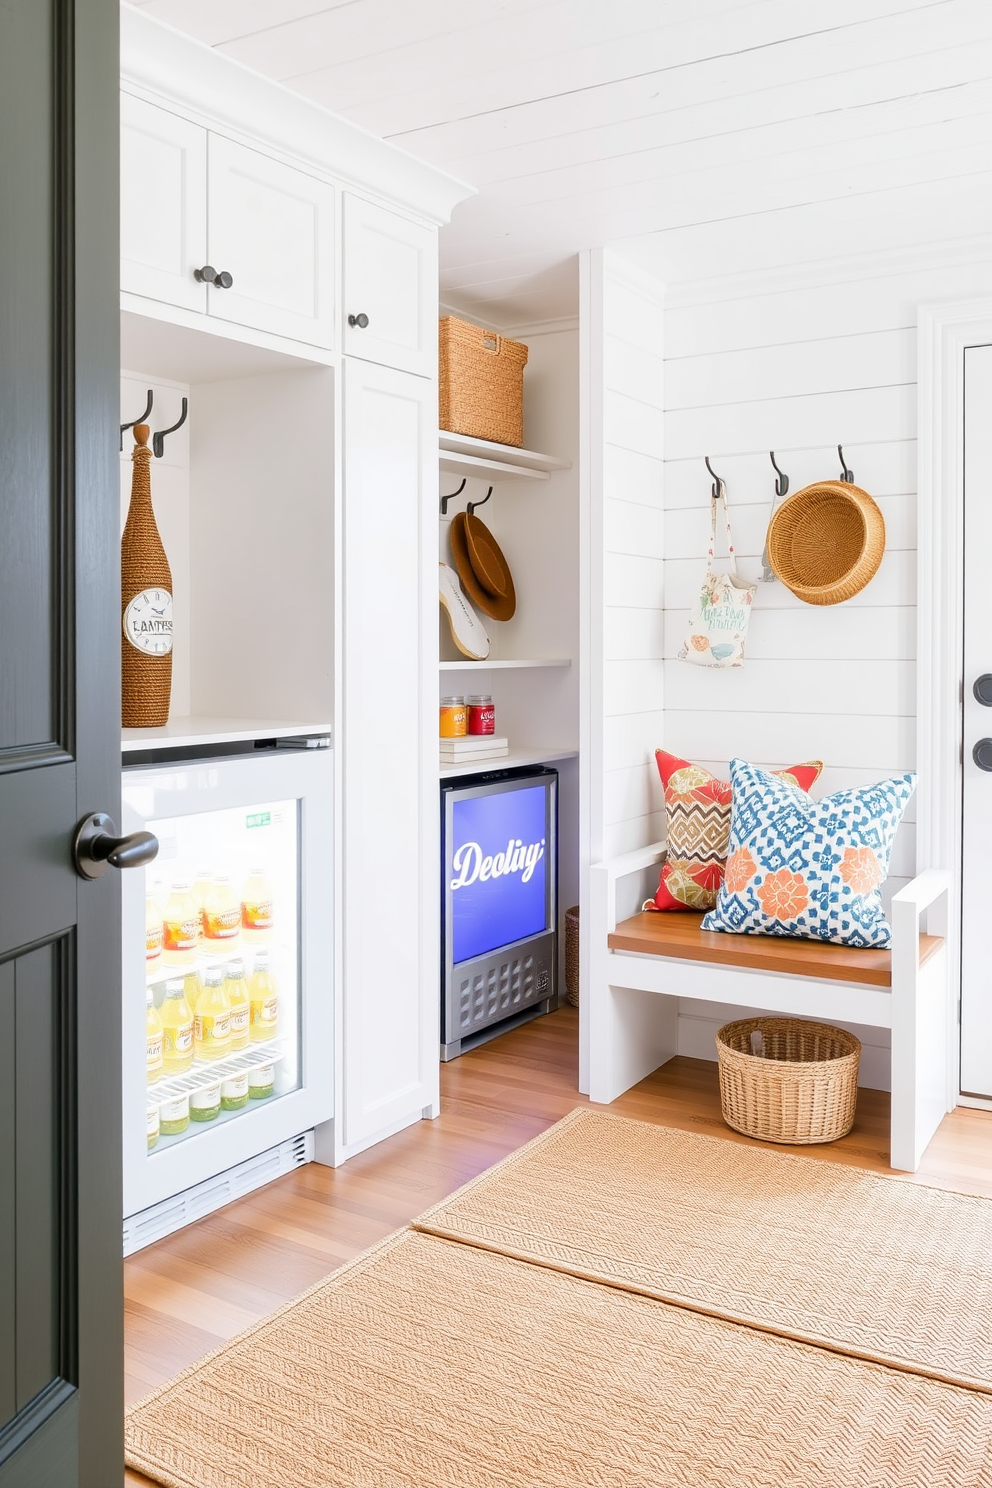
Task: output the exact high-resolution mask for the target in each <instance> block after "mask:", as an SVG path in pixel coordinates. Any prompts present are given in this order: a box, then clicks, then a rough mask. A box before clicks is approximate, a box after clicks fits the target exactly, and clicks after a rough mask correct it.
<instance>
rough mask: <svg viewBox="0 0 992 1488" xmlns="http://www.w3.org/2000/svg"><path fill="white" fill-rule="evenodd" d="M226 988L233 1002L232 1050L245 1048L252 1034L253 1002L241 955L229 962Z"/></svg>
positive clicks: (225, 978)
mask: <svg viewBox="0 0 992 1488" xmlns="http://www.w3.org/2000/svg"><path fill="white" fill-rule="evenodd" d="M224 990H225V991H226V993H227V996H228V999H229V1001H230V1004H231V1044H230V1047H231V1049H232V1050H234V1049H244V1048H246V1047H247V1045H248V1039H249V1035H250V1023H251V1004H250V1003H249V1001H248V983H247V982H246V981H245V963H244V962H243V961H242V959H241V957H240V956H237V957H235V959H234V960H233V961H228V963H227V968H226V971H225V976H224Z"/></svg>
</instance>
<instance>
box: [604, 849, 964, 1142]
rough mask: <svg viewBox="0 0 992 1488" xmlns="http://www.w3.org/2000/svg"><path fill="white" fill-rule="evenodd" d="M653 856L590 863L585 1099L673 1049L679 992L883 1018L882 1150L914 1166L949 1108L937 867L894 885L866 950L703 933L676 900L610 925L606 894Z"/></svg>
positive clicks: (624, 887) (616, 1086)
mask: <svg viewBox="0 0 992 1488" xmlns="http://www.w3.org/2000/svg"><path fill="white" fill-rule="evenodd" d="M663 860H664V848H663V846H661V845H659V844H655V845H654V846H652V847H646V848H642V849H641V850H640V851H639V852H634V853H628V854H626V855H625V856H624V857H620V858H614V859H613V860H612V861H610V862H606V863H597V864H595V865H594V866H593V867H592V869H591V870H590V896H589V897H590V903H589V912H588V917H587V924H588V934H589V937H590V948H589V986H588V988H583V1007H582V1016H583V1018H587V1019H588V1029H587V1038H588V1050H589V1097H590V1099H591V1100H593V1101H597V1102H600V1103H602V1104H604V1105H608V1104H609V1103H610V1102H611V1101H614V1100H616V1098H617V1096H618V1095H621V1094H622V1093H623V1091H625V1090H629V1089H630V1087H631V1086H632V1085H636V1084H637V1082H638V1081H639V1080H643V1079H644V1077H645V1076H646V1075H649V1074H650V1073H651V1072H652V1071H653V1070H655V1069H657V1068H658V1066H659V1065H661V1064H664V1063H665V1062H666V1060H669V1059H671V1058H672V1057H673V1056H674V1055H675V1053H676V1052H677V1035H676V1031H677V1022H678V999H679V998H680V997H694V998H699V999H702V1000H704V1001H707V1002H721V1003H735V1004H738V1005H742V1006H744V1007H752V1008H761V1009H765V1010H768V1011H770V1012H774V1013H786V1014H790V1015H794V1016H797V1017H808V1018H816V1019H819V1020H820V1021H822V1022H828V1023H829V1022H833V1023H836V1022H841V1023H863V1024H867V1025H869V1026H871V1027H875V1028H888V1029H890V1030H891V1037H892V1117H891V1133H890V1159H889V1160H890V1162H891V1165H892V1167H893V1168H901V1169H904V1170H905V1171H907V1172H915V1171H916V1169H917V1168H918V1167H919V1165H920V1158H921V1157H922V1155H923V1152H924V1149H925V1148H926V1146H927V1144H928V1143H929V1141H930V1139H931V1137H932V1136H933V1134H934V1132H935V1131H936V1130H937V1127H938V1126H939V1124H940V1122H941V1120H942V1118H943V1116H944V1114H945V1112H946V1111H947V1110H948V1109H949V1106H948V1084H947V1019H948V1013H947V978H948V973H947V950H946V943H945V938H944V937H945V935H946V928H947V891H948V884H949V881H948V875H947V874H946V873H943V872H938V871H936V870H930V871H928V872H925V873H921V874H920V875H919V876H918V877H917V878H915V879H914V880H913V882H912V883H910V884H909V885H907V887H906V888H904V889H902V890H901V891H900V892H899V893H897V894H896V895H895V896H894V897H893V900H892V909H891V914H890V917H889V918H890V923H891V926H892V949H891V951H870V950H855V949H851V948H848V947H847V946H836V945H828V944H825V943H823V942H822V941H813V940H798V939H795V940H794V939H785V938H781V937H776V936H768V935H730V934H726V933H724V932H720V931H703V930H701V929H700V928H699V925H700V920H701V919H702V916H701V915H699V914H692V913H689V912H688V911H686V912H673V913H669V914H656V913H652V912H647V913H641V914H635V915H633V916H632V917H630V918H627V919H622V920H620V921H619V923H618V917H619V914H620V913H622V910H619V909H618V904H622V903H624V902H625V900H626V902H627V903H629V900H630V892H631V889H632V888H633V889H635V890H636V889H637V888H639V886H640V885H641V884H642V883H643V881H644V874H645V870H646V869H648V868H652V867H655V866H657V865H660V864H661V862H662V861H663ZM635 902H636V901H635ZM585 929H586V927H585V925H584V926H583V931H584V933H585Z"/></svg>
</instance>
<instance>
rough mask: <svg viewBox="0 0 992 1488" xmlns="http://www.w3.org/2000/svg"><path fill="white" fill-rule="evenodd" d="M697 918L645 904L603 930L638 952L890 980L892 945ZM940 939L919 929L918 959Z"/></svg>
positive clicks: (841, 978)
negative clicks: (734, 931) (837, 941)
mask: <svg viewBox="0 0 992 1488" xmlns="http://www.w3.org/2000/svg"><path fill="white" fill-rule="evenodd" d="M702 920H703V916H702V915H701V914H696V913H693V912H690V911H689V910H685V911H679V910H673V911H672V912H671V913H669V914H658V913H656V912H654V911H651V910H647V911H644V912H643V913H641V914H636V915H632V916H631V917H630V919H629V920H621V922H620V924H619V925H617V928H616V929H615V930H614V931H613V932H612V933H611V934H610V935H608V936H607V945H608V946H609V948H610V950H611V951H629V952H631V953H632V954H633V955H637V956H676V957H678V958H679V959H680V960H688V961H710V962H712V963H713V964H714V965H718V966H741V967H745V968H749V969H751V970H752V971H777V972H780V973H783V974H784V973H791V974H792V975H793V976H808V977H827V978H828V979H829V980H830V981H833V982H860V983H861V984H862V985H863V986H869V987H891V986H892V952H891V951H870V950H858V949H855V948H854V947H851V946H841V945H831V944H829V943H827V942H825V941H822V940H800V939H798V938H796V939H793V938H791V937H788V938H787V937H785V936H782V937H776V936H774V935H731V934H728V933H727V932H726V931H724V930H701V929H700V928H699V927H700V925H701V923H702ZM943 943H944V942H943V940H942V939H941V938H940V936H939V935H921V936H920V965H921V966H923V965H924V964H925V963H926V962H927V961H929V959H930V957H931V956H933V955H935V954H936V953H937V952H938V951H939V950H940V948H941V946H942V945H943Z"/></svg>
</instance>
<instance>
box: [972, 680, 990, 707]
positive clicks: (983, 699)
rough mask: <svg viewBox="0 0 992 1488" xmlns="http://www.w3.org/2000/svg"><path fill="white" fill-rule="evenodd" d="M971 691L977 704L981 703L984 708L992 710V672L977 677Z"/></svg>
mask: <svg viewBox="0 0 992 1488" xmlns="http://www.w3.org/2000/svg"><path fill="white" fill-rule="evenodd" d="M971 690H972V692H973V693H974V695H975V702H976V703H981V705H982V707H983V708H992V672H983V673H982V675H981V676H980V677H976V679H975V685H974V687H973V688H972V689H971Z"/></svg>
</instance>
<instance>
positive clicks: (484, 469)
mask: <svg viewBox="0 0 992 1488" xmlns="http://www.w3.org/2000/svg"><path fill="white" fill-rule="evenodd" d="M438 448H439V451H440V466H441V470H442V471H443V472H444V473H446V474H448V475H464V476H470V477H471V476H476V477H478V479H480V480H490V481H501V480H539V481H546V480H550V478H551V475H552V473H553V472H554V471H556V470H570V469H571V465H570V463H569V461H568V460H557V459H555V458H554V457H553V456H552V455H541V454H538V453H537V451H536V450H525V449H517V448H516V446H515V445H510V444H494V443H493V441H492V440H491V439H473V438H472V437H471V436H470V435H468V434H449V433H447V432H446V431H445V430H444V429H442V430H441V431H440V433H439V434H438Z"/></svg>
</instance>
